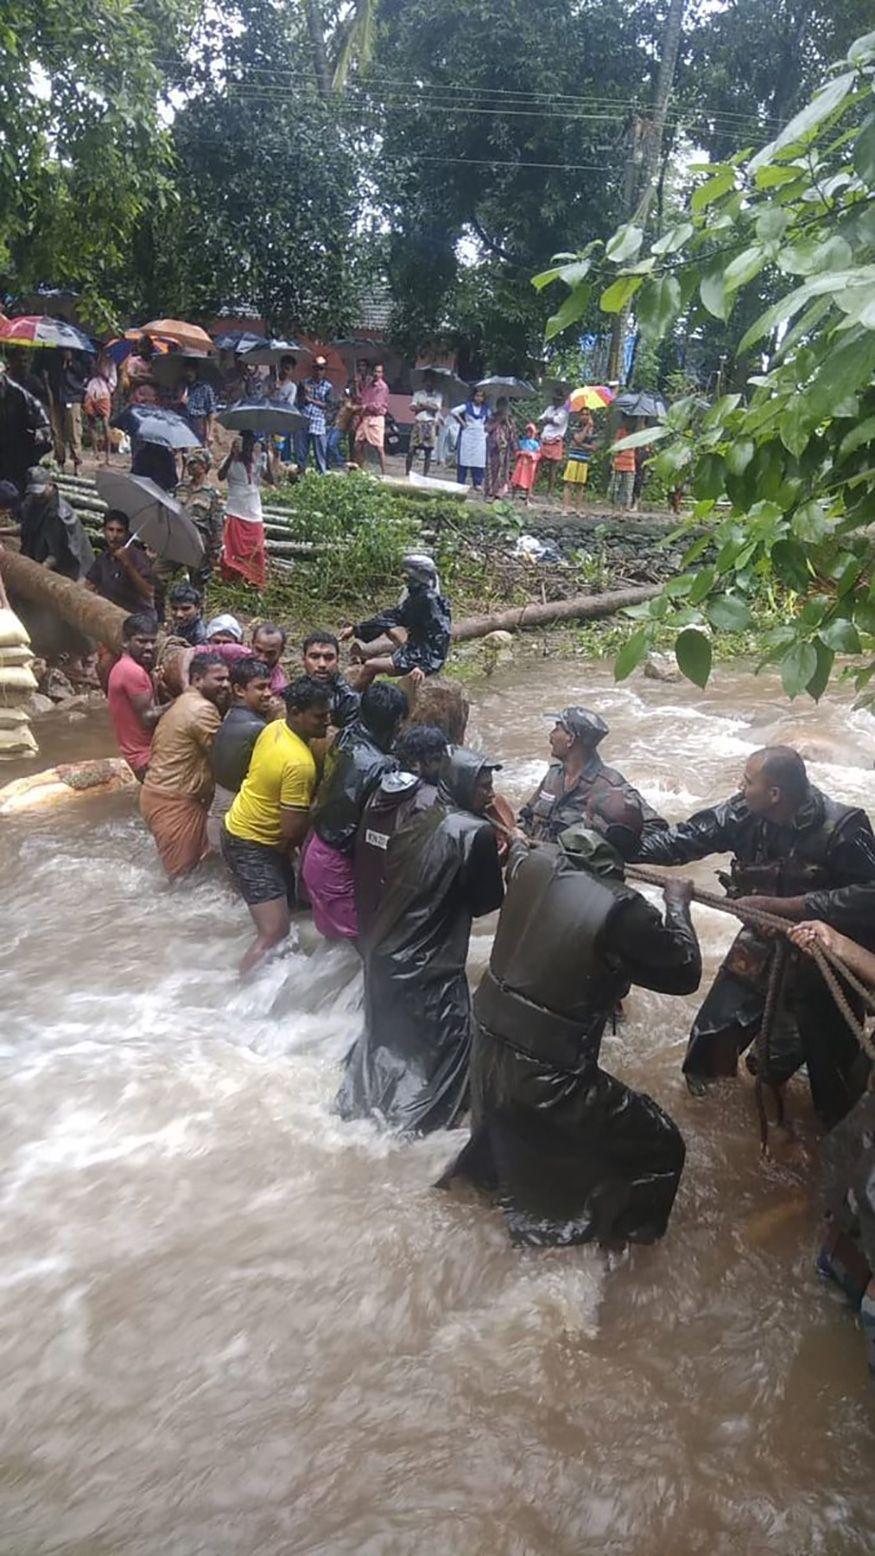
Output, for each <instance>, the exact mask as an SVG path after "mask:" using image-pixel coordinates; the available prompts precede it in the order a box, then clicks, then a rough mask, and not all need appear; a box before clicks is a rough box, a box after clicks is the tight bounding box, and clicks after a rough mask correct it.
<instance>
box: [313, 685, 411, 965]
mask: <svg viewBox="0 0 875 1556" xmlns="http://www.w3.org/2000/svg"><path fill="white" fill-rule="evenodd" d="M406 716H407V698H406V697H405V695H404V693H403V691H402V690H401V687H400V686H393V685H392V683H391V682H390V681H378V682H377V684H376V686H369V687H368V689H367V691H366V692H365V693H364V695H363V697H362V700H361V706H360V708H359V713H358V717H357V718H355V719H354V720H353V722H352V723H351V724H347V726H346V728H345V729H343V730H341V732H340V734H339V735H338V737H337V739H336V740H335V741H333V742H332V744H331V745H330V746H329V747H328V750H327V752H326V754H325V769H324V772H323V775H322V782H321V783H320V785H319V788H318V790H317V792H316V798H315V800H314V801H313V831H312V834H311V836H310V838H309V841H308V843H307V845H306V848H305V851H304V856H303V863H302V872H303V877H304V884H305V886H306V888H307V894H308V896H309V898H310V902H311V904H312V907H313V918H314V921H315V924H316V928H317V929H318V930H320V931H321V933H322V934H323V935H325V936H326V937H327V938H328V939H329V940H338V939H349V940H354V939H355V938H356V937H357V934H358V925H357V921H356V912H355V883H354V879H353V865H352V853H353V847H354V844H355V837H356V832H357V830H358V824H359V820H360V818H361V813H362V810H363V808H364V804H365V801H366V800H367V798H368V795H369V794H371V792H372V791H373V790H374V789H375V788H376V786H377V784H378V783H379V781H380V779H381V777H382V776H383V773H385V772H387V771H389V770H390V769H391V768H395V767H397V766H398V761H397V758H396V757H394V756H391V755H390V754H389V753H390V750H391V747H392V743H393V741H394V739H395V736H396V735H397V733H398V730H399V728H400V725H401V722H402V720H403V719H404V718H406Z"/></svg>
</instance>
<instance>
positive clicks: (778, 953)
mask: <svg viewBox="0 0 875 1556" xmlns="http://www.w3.org/2000/svg"><path fill="white" fill-rule="evenodd" d="M626 875H627V877H629V878H630V879H632V880H635V881H643V882H645V883H646V884H647V885H649V886H660V887H665V886H667V885H668V883H669V881H670V879H671V877H670V876H666V875H660V874H658V872H657V871H655V870H648V869H645V867H644V866H643V865H638V864H630V865H627V866H626ZM692 900H693V901H694V902H699V903H702V905H703V906H704V907H707V908H716V909H717V911H718V913H729V914H731V916H732V917H733V918H737V919H740V921H741V923H742V924H749V925H750V927H751V928H752V929H768V930H773V931H776V932H777V933H778V934H780V935H781V936H782V937H786V936H787V935H788V934H789V932H790V930H791V929H792V927H793V925H792V923H791V921H790V920H789V919H786V918H782V917H780V915H779V914H777V913H764V912H763V911H762V909H761V908H750V907H742V906H741V905H740V904H739V903H738V902H733V900H732V898H731V897H719V896H718V895H717V893H716V892H710V891H701V890H700V889H699V888H698V887H695V888H694V889H693V898H692ZM811 954H812V958H813V960H814V962H815V965H816V966H817V967H818V968H819V970H820V973H821V976H822V978H823V981H824V983H825V984H826V986H827V988H828V989H829V992H830V994H831V995H832V997H833V999H834V1001H835V1003H836V1006H837V1008H838V1010H839V1012H840V1013H841V1015H842V1017H843V1019H844V1020H845V1022H846V1023H847V1025H848V1027H849V1028H850V1030H851V1031H852V1032H853V1034H854V1037H855V1038H856V1039H857V1042H858V1043H859V1044H860V1047H861V1048H862V1049H863V1051H864V1053H866V1054H867V1055H868V1057H869V1058H870V1059H871V1060H872V1063H873V1066H875V1014H870V1015H868V1016H864V1017H863V1019H862V1020H861V1019H860V1018H859V1017H858V1016H857V1014H856V1012H855V1011H854V1010H853V1008H852V1006H851V1004H850V1001H849V1000H848V997H847V995H846V993H845V991H844V989H843V988H842V986H841V983H840V982H839V977H840V978H842V979H843V980H844V982H845V983H846V984H847V986H848V987H849V988H851V989H852V990H853V991H854V993H855V994H856V995H857V997H858V998H859V999H860V1000H862V1002H863V1004H864V1006H866V1007H868V1010H869V1011H870V1012H872V1013H875V990H873V989H871V988H867V987H866V985H865V984H864V983H862V982H861V981H860V979H859V978H858V977H857V976H856V974H855V973H853V972H852V971H851V969H850V967H848V966H847V964H846V963H845V962H843V961H842V959H841V957H840V956H836V955H835V953H834V952H833V951H829V950H827V948H826V946H822V945H819V944H818V943H817V941H815V942H814V943H813V945H812V947H811ZM786 970H787V943H786V938H782V939H781V940H780V941H779V942H778V944H777V945H776V947H775V953H774V956H773V958H772V963H771V968H770V971H769V984H768V990H767V993H766V1004H765V1009H764V1011H763V1019H762V1024H761V1026H760V1029H759V1032H758V1033H757V1037H756V1041H755V1050H754V1051H755V1053H756V1058H757V1077H756V1102H757V1112H758V1114H759V1121H760V1143H761V1146H762V1150H763V1154H765V1153H766V1150H767V1146H768V1129H769V1125H768V1118H767V1116H766V1111H765V1102H764V1097H763V1085H764V1084H768V1079H767V1077H768V1065H769V1044H770V1038H771V1031H772V1026H773V1024H774V1018H775V1012H776V1010H777V1008H778V1005H779V1002H780V996H781V991H782V986H783V982H784V977H785V974H786ZM837 974H838V976H836V975H837ZM873 1074H875V1071H873ZM771 1089H772V1092H773V1095H774V1097H775V1105H776V1108H777V1111H778V1123H779V1124H780V1123H783V1119H784V1104H783V1099H782V1096H781V1093H780V1090H779V1088H778V1087H777V1086H775V1085H773V1086H772V1088H771Z"/></svg>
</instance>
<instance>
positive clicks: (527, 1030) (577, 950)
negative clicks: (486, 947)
mask: <svg viewBox="0 0 875 1556" xmlns="http://www.w3.org/2000/svg"><path fill="white" fill-rule="evenodd" d="M634 896H635V893H634V892H633V891H632V890H631V888H630V887H628V886H627V885H626V884H625V882H624V881H623V880H622V879H621V878H620V877H619V876H618V877H608V878H606V877H601V876H596V875H593V874H592V873H590V871H588V870H587V869H585V868H583V867H581V866H580V865H577V864H575V863H573V861H572V860H570V859H569V857H568V855H567V854H565V853H564V852H563V850H562V849H560V848H558V847H556V846H555V845H553V844H544V845H543V846H542V847H540V848H537V849H534V850H533V851H532V852H531V853H530V854H529V856H528V857H527V858H526V859H525V860H524V861H523V863H522V864H521V865H520V867H519V869H518V870H517V871H516V874H515V875H514V876H513V878H512V880H511V882H510V884H509V886H508V891H507V896H506V897H505V901H504V907H503V908H502V912H501V917H500V919H499V922H498V929H497V931H496V936H495V942H494V944H493V947H492V955H491V957H490V962H489V970H488V971H487V972H486V973H485V975H484V977H483V979H482V981H481V983H480V987H479V988H478V990H477V993H476V994H475V996H474V1013H475V1015H476V1017H477V1020H478V1021H479V1022H480V1024H481V1026H483V1027H485V1028H486V1029H487V1031H489V1032H491V1033H492V1034H493V1035H494V1036H497V1037H501V1038H503V1039H505V1040H506V1041H507V1042H509V1043H510V1044H511V1045H512V1046H513V1047H514V1048H518V1049H520V1050H521V1051H522V1052H523V1053H526V1054H528V1055H529V1056H530V1057H531V1058H533V1059H536V1060H537V1061H538V1062H540V1063H546V1064H550V1065H553V1066H555V1067H556V1068H558V1069H562V1070H580V1069H581V1068H584V1067H586V1066H587V1065H588V1064H591V1063H595V1061H596V1059H597V1057H598V1048H599V1044H600V1042H601V1036H602V1032H603V1030H604V1026H605V1022H606V1021H607V1019H608V1017H609V1015H610V1014H611V1011H612V1010H613V1009H614V1008H615V1006H616V1003H617V1000H618V999H621V998H622V996H623V995H624V994H625V993H626V992H627V991H628V988H629V982H628V979H627V977H626V975H625V973H624V971H623V969H622V966H621V965H620V963H619V962H618V961H616V960H615V959H614V958H613V957H612V956H611V954H610V952H609V951H607V950H606V949H605V948H604V946H603V941H604V936H605V932H606V930H607V929H608V927H609V925H610V923H611V921H612V919H613V918H614V917H615V915H616V914H617V912H618V911H619V910H620V909H621V908H622V906H623V905H624V904H625V903H627V902H629V901H630V900H631V899H632V898H634Z"/></svg>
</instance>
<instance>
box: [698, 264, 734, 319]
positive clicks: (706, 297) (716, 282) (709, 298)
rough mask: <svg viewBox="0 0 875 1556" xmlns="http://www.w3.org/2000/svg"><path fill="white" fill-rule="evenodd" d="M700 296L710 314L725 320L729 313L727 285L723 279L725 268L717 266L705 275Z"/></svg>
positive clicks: (701, 282) (700, 284) (700, 287)
mask: <svg viewBox="0 0 875 1556" xmlns="http://www.w3.org/2000/svg"><path fill="white" fill-rule="evenodd" d="M699 296H700V297H701V299H702V302H703V303H704V304H705V307H706V308H707V310H708V312H709V313H712V314H713V315H714V318H715V319H725V318H726V317H727V315H728V313H729V303H728V300H727V297H726V285H725V282H724V279H723V267H722V265H720V266H715V267H714V268H713V269H711V270H709V271H708V272H707V274H706V275H704V276H703V277H702V279H701V281H700V282H699Z"/></svg>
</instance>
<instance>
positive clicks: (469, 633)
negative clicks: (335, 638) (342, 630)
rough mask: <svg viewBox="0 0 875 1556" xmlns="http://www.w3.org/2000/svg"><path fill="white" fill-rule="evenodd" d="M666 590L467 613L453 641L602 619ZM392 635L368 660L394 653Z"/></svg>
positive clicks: (370, 650) (379, 641)
mask: <svg viewBox="0 0 875 1556" xmlns="http://www.w3.org/2000/svg"><path fill="white" fill-rule="evenodd" d="M661 593H662V585H661V584H641V585H640V586H639V587H638V588H635V589H612V590H610V591H609V592H608V593H607V594H575V595H573V596H572V598H571V599H570V600H550V601H549V602H548V603H547V604H544V603H542V601H540V600H537V601H533V602H532V603H531V604H529V605H514V606H513V608H512V609H511V610H506V611H492V612H490V614H489V615H488V616H465V617H464V618H463V620H462V621H457V622H455V623H454V625H453V633H452V636H453V642H454V643H468V642H470V641H471V639H472V638H485V637H486V634H487V633H488V632H521V631H522V630H523V629H524V628H527V627H547V626H550V625H551V624H552V623H553V622H554V621H575V620H576V621H598V620H599V619H600V618H601V617H602V616H613V614H614V612H615V611H621V610H626V608H627V607H628V606H630V605H640V604H641V602H642V601H643V600H652V599H654V598H655V597H656V595H657V594H661ZM394 646H395V645H394V644H393V643H390V641H389V639H388V638H375V639H374V641H373V643H368V644H366V645H365V647H364V654H365V658H366V659H376V658H377V657H378V655H380V654H390V653H391V652H392V649H393V648H394Z"/></svg>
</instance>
